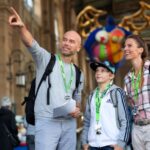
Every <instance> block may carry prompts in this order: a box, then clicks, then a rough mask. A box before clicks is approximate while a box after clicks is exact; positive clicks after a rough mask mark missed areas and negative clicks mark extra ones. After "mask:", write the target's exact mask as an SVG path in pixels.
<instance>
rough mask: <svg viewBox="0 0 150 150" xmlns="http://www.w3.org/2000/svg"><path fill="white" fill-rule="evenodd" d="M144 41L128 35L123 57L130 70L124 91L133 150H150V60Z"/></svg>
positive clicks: (136, 36) (126, 77)
mask: <svg viewBox="0 0 150 150" xmlns="http://www.w3.org/2000/svg"><path fill="white" fill-rule="evenodd" d="M146 48H147V47H146V44H145V42H144V40H143V39H142V38H141V37H139V36H138V35H130V36H128V37H127V39H126V41H125V47H124V55H125V58H126V60H127V61H130V63H131V65H132V69H131V70H130V71H129V73H128V74H127V75H126V76H125V89H126V91H127V94H128V96H129V103H130V104H131V108H132V114H133V120H134V123H133V129H132V145H133V148H134V150H149V149H150V60H149V59H148V58H147V49H146Z"/></svg>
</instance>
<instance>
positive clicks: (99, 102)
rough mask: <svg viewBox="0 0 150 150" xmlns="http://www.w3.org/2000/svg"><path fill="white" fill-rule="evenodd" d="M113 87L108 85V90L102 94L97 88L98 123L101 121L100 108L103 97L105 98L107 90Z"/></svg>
mask: <svg viewBox="0 0 150 150" xmlns="http://www.w3.org/2000/svg"><path fill="white" fill-rule="evenodd" d="M110 87H111V84H108V85H107V86H106V89H105V90H104V91H103V92H102V93H100V92H99V88H96V94H95V106H96V122H97V123H98V122H99V120H100V107H101V102H102V99H103V97H104V96H105V94H106V92H107V90H108V89H109V88H110Z"/></svg>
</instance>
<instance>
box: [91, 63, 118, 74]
mask: <svg viewBox="0 0 150 150" xmlns="http://www.w3.org/2000/svg"><path fill="white" fill-rule="evenodd" d="M90 67H91V68H92V69H93V70H94V71H96V69H97V68H98V67H104V68H106V69H107V70H108V71H110V72H111V73H113V74H115V71H116V69H115V66H114V65H113V64H112V63H111V62H109V61H103V62H96V61H93V62H91V63H90Z"/></svg>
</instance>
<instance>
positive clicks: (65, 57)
mask: <svg viewBox="0 0 150 150" xmlns="http://www.w3.org/2000/svg"><path fill="white" fill-rule="evenodd" d="M61 59H62V61H63V62H65V63H68V64H70V63H71V62H72V56H64V55H61Z"/></svg>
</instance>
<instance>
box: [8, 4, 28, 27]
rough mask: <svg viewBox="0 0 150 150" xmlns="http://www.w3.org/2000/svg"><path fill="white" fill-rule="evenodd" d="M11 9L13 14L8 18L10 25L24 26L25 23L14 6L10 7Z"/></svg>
mask: <svg viewBox="0 0 150 150" xmlns="http://www.w3.org/2000/svg"><path fill="white" fill-rule="evenodd" d="M10 10H11V12H12V15H11V16H10V17H9V20H8V22H9V25H10V26H13V27H24V26H25V25H24V23H23V21H22V20H21V18H20V16H19V15H18V13H17V12H16V11H15V9H14V8H13V7H10Z"/></svg>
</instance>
